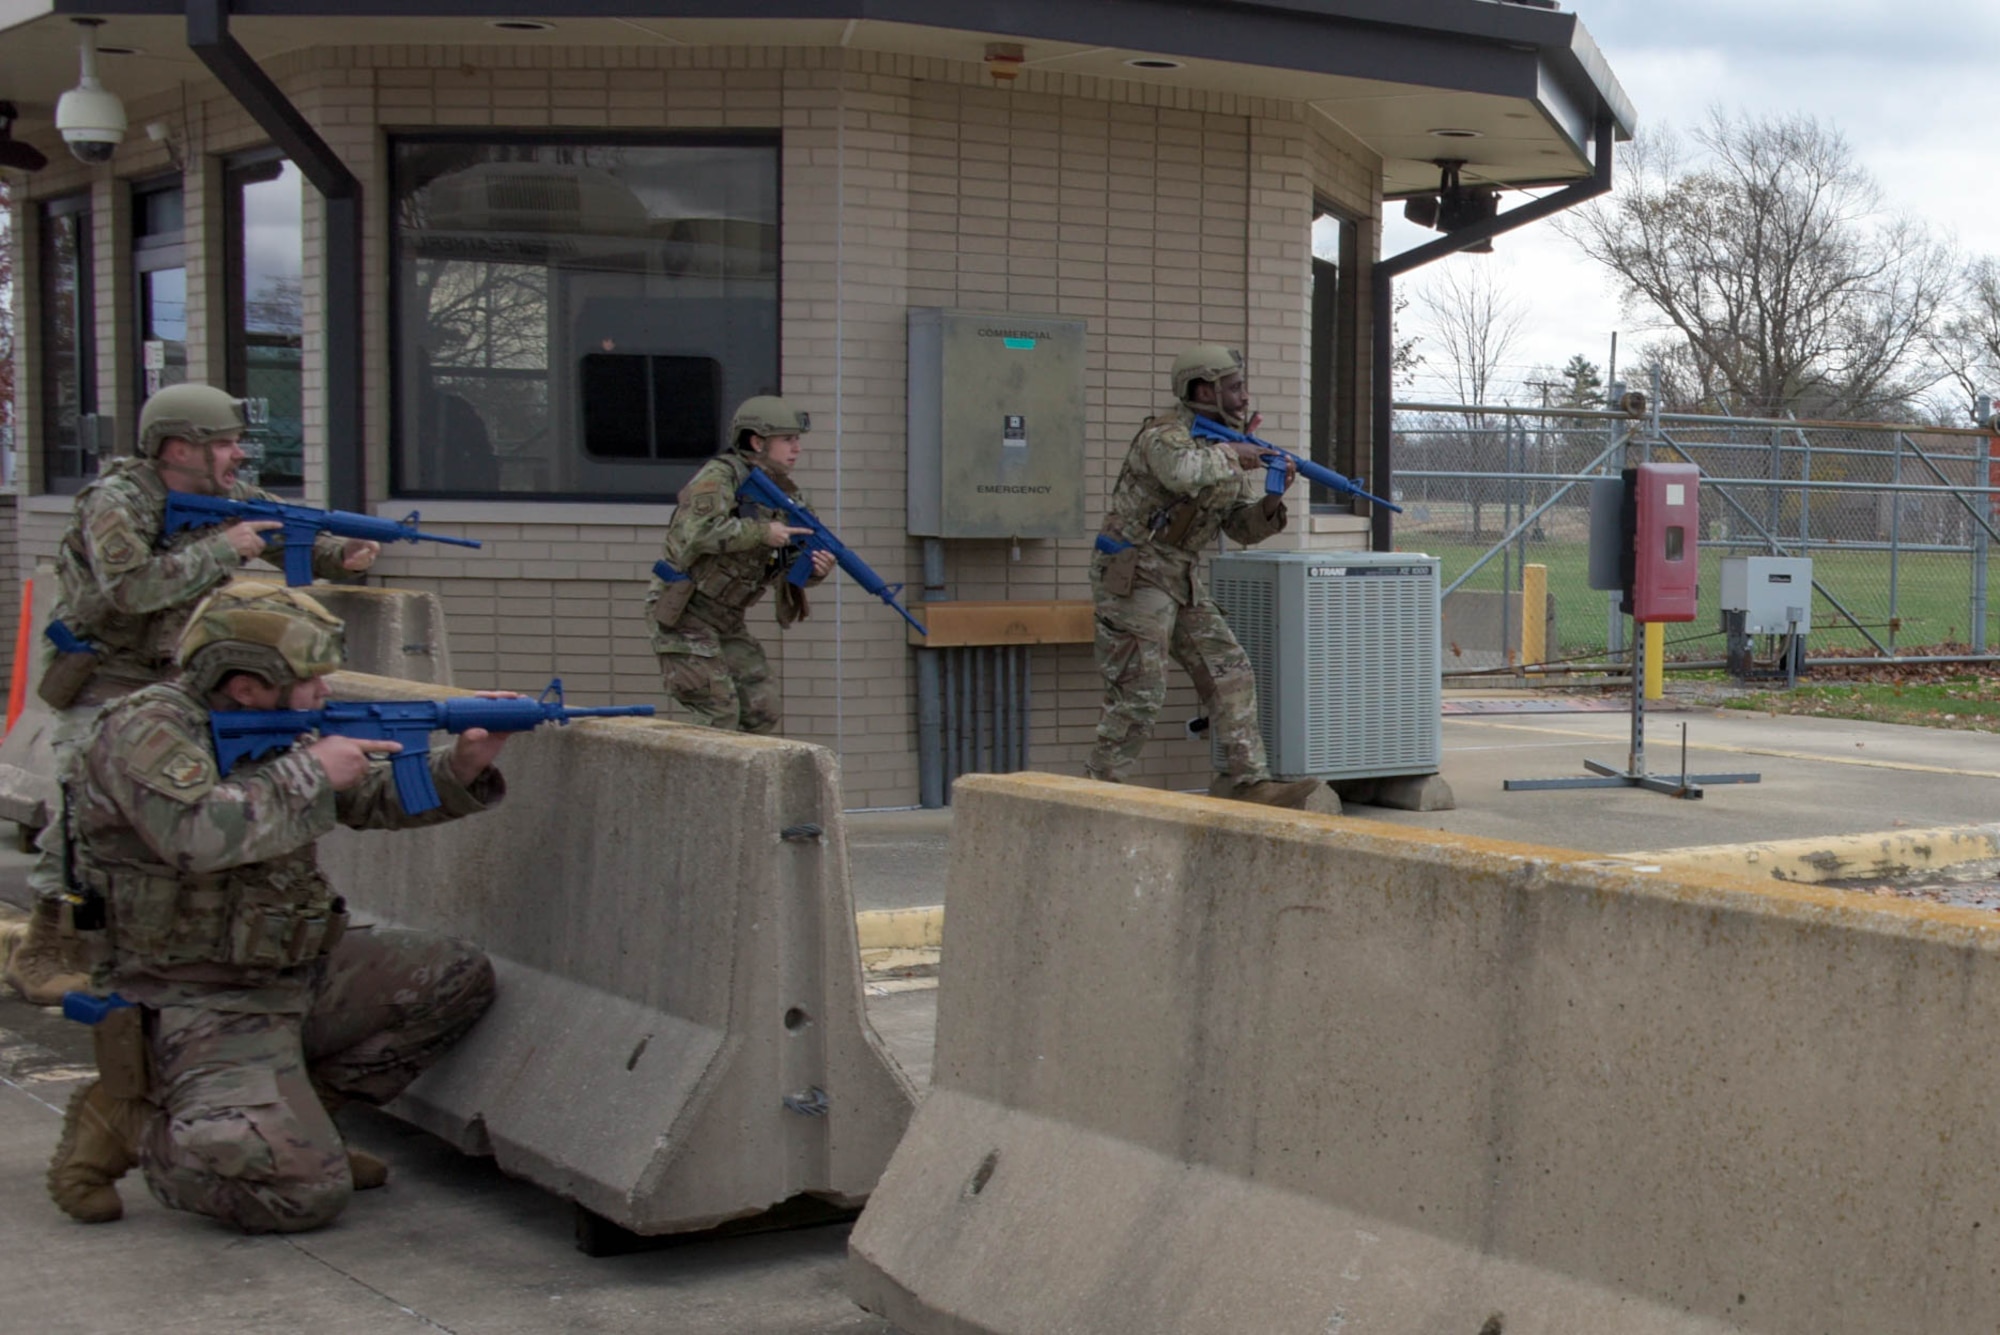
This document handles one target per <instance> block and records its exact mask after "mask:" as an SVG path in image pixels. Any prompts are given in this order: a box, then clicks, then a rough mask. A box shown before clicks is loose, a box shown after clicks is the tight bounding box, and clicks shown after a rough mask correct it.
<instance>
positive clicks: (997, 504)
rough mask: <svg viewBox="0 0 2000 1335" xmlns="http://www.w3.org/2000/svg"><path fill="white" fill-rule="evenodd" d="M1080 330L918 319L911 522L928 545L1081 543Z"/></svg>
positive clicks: (962, 315)
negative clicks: (936, 541) (953, 541)
mask: <svg viewBox="0 0 2000 1335" xmlns="http://www.w3.org/2000/svg"><path fill="white" fill-rule="evenodd" d="M1083 372H1084V322H1083V321H1081V320H1060V319H1056V318H1055V317H1053V316H1040V315H1018V314H995V313H983V312H978V311H953V310H942V309H939V308H936V307H918V308H915V309H912V310H911V311H910V371H909V414H910V421H909V446H910V451H909V460H910V462H909V516H910V532H911V533H912V534H913V535H915V536H917V537H924V538H1073V537H1078V536H1080V535H1082V534H1083V533H1084V531H1085V517H1084V513H1083V426H1084V395H1083Z"/></svg>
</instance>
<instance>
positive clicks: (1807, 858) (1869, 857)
mask: <svg viewBox="0 0 2000 1335" xmlns="http://www.w3.org/2000/svg"><path fill="white" fill-rule="evenodd" d="M1995 859H2000V825H1945V826H1938V827H1936V828H1933V829H1926V830H1881V831H1877V832H1874V833H1869V834H1821V835H1811V836H1808V837H1805V838H1800V839H1771V840H1766V841H1763V842H1760V843H1750V844H1705V845H1702V846H1700V847H1696V848H1669V849H1662V850H1661V851H1659V852H1656V853H1624V854H1620V860H1621V861H1624V862H1629V863H1633V864H1637V865H1642V866H1655V867H1658V868H1660V869H1661V870H1663V871H1666V872H1669V873H1673V874H1678V873H1679V872H1682V871H1701V872H1707V873H1711V874H1713V875H1717V876H1730V877H1737V878H1740V879H1743V880H1751V881H1792V882H1797V883H1800V884H1804V885H1820V884H1823V883H1824V882H1827V881H1841V880H1853V879H1860V878H1872V879H1877V880H1883V879H1887V878H1890V877H1895V876H1907V875H1909V874H1911V873H1913V872H1923V871H1936V870H1939V869H1942V868H1945V867H1955V866H1958V865H1959V864H1961V863H1966V862H1987V861H1992V860H1995Z"/></svg>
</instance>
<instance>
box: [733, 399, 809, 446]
mask: <svg viewBox="0 0 2000 1335" xmlns="http://www.w3.org/2000/svg"><path fill="white" fill-rule="evenodd" d="M810 430H812V414H811V413H808V412H803V411H801V410H800V409H797V408H794V407H793V406H792V405H791V404H789V403H786V402H785V401H784V400H783V399H781V398H779V397H778V396H777V395H775V394H759V395H758V396H757V397H756V398H754V399H745V400H743V406H742V407H740V408H738V409H737V410H736V416H734V417H732V418H730V419H729V443H730V444H731V445H741V444H742V443H743V433H744V432H746V431H748V432H750V433H751V434H752V435H756V436H803V435H804V434H805V433H806V432H808V431H810Z"/></svg>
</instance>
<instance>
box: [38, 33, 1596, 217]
mask: <svg viewBox="0 0 2000 1335" xmlns="http://www.w3.org/2000/svg"><path fill="white" fill-rule="evenodd" d="M188 8H189V6H188V4H187V3H186V0H0V98H11V99H12V100H13V101H14V102H15V103H16V104H17V105H19V106H20V108H21V113H22V118H21V121H20V123H19V124H18V125H17V127H16V133H17V134H18V135H19V136H20V137H22V138H24V139H29V140H31V141H34V142H36V143H37V144H38V145H39V146H40V147H42V148H43V149H44V150H45V151H49V152H51V153H55V152H60V151H61V146H60V144H59V143H57V142H55V136H54V133H53V127H52V126H51V125H50V124H49V117H50V116H51V115H52V109H53V106H54V103H55V99H56V98H57V97H58V96H60V95H61V93H62V92H63V91H64V90H65V89H67V88H69V87H70V86H72V85H73V84H74V83H75V82H76V37H75V33H74V30H73V29H72V28H71V25H70V24H69V23H68V22H67V20H68V19H70V18H73V17H97V18H103V19H105V20H106V23H105V26H104V27H102V28H100V29H99V30H98V34H99V41H100V42H101V43H102V44H103V45H105V46H109V47H132V48H137V50H138V52H139V54H136V55H128V56H106V57H105V58H104V59H103V60H102V61H101V62H100V65H101V72H102V75H103V78H104V81H105V85H106V86H107V87H108V88H110V89H111V90H112V91H114V92H117V93H119V94H120V95H121V96H123V97H125V98H126V99H127V100H128V101H131V100H139V99H143V98H145V97H147V96H149V95H151V94H154V93H159V92H164V91H167V90H169V89H171V88H174V87H176V86H178V85H180V84H182V83H185V82H192V81H201V80H204V79H205V78H206V72H205V71H204V70H203V68H202V65H201V63H200V62H199V61H198V60H197V59H196V58H195V57H194V55H193V54H192V53H191V52H190V51H189V49H188V46H187V28H186V14H187V11H188ZM227 14H228V26H229V29H230V31H231V33H232V34H233V35H234V36H235V38H236V40H237V41H239V42H240V43H241V44H242V46H243V48H244V49H245V50H246V51H247V52H248V53H249V54H250V55H251V56H252V57H254V58H256V59H259V60H265V59H269V58H271V57H273V56H277V55H281V54H283V53H285V52H289V51H294V50H299V49H303V48H310V47H316V46H354V45H375V44H396V45H451V46H488V47H510V46H577V45H581V46H631V45H635V44H654V45H660V46H666V47H675V46H685V45H704V46H705V45H735V44H744V45H755V46H842V47H851V48H856V49H860V50H869V51H879V52H886V53H893V54H906V55H913V56H930V57H942V58H947V59H955V60H963V61H969V62H973V63H977V62H978V61H979V60H981V59H982V57H983V56H984V54H985V44H986V43H987V42H988V41H994V40H1004V41H1013V42H1018V43H1020V44H1021V45H1022V46H1023V48H1024V51H1025V56H1026V65H1027V67H1028V68H1030V69H1038V70H1045V71H1050V72H1059V73H1070V74H1078V75H1087V76H1097V77H1104V78H1117V79H1126V80H1132V81H1135V82H1141V83H1147V84H1155V85H1160V86H1165V87H1184V88H1191V89H1201V90H1205V91H1213V92H1227V93H1238V94H1243V95H1247V96H1256V97H1267V98H1275V99H1280V100H1289V101H1295V102H1298V103H1301V104H1303V105H1306V106H1309V107H1311V108H1313V109H1314V110H1315V111H1316V112H1318V113H1319V114H1321V115H1324V116H1325V117H1327V118H1328V119H1329V120H1331V121H1333V122H1334V123H1336V124H1338V125H1339V126H1340V127H1341V128H1343V129H1345V130H1346V131H1347V132H1348V133H1350V134H1352V135H1353V136H1354V137H1355V138H1356V139H1358V140H1359V141H1360V142H1361V143H1362V144H1363V145H1365V146H1366V147H1367V148H1369V149H1370V150H1372V151H1373V152H1375V153H1377V154H1379V155H1380V156H1381V158H1382V162H1383V167H1382V176H1383V181H1382V184H1383V193H1384V194H1385V195H1388V196H1390V197H1394V196H1397V195H1400V194H1408V193H1414V192H1420V191H1427V190H1434V189H1436V188H1437V168H1436V167H1435V166H1434V165H1433V163H1434V161H1435V160H1436V159H1439V158H1455V159H1464V160H1466V162H1467V166H1466V167H1465V168H1464V176H1465V179H1466V180H1467V181H1468V182H1475V181H1480V182H1487V183H1491V184H1497V185H1506V186H1531V185H1549V184H1560V183H1564V182H1568V181H1572V180H1576V179H1578V178H1581V177H1587V176H1589V175H1590V174H1591V171H1592V167H1593V163H1592V161H1591V155H1592V152H1593V144H1594V139H1595V127H1596V125H1597V123H1598V122H1599V121H1601V120H1609V121H1610V122H1611V123H1612V125H1613V127H1614V131H1615V134H1616V136H1617V137H1618V138H1627V137H1629V136H1630V133H1631V131H1632V129H1633V127H1634V123H1635V116H1634V113H1633V110H1632V107H1631V104H1630V103H1629V102H1628V101H1627V99H1626V97H1625V94H1624V92H1623V90H1622V89H1620V88H1619V86H1618V83H1617V80H1616V79H1615V78H1614V77H1613V76H1612V74H1611V72H1610V69H1609V68H1608V66H1607V65H1606V64H1605V61H1604V59H1603V57H1602V55H1601V53H1600V52H1599V51H1598V49H1597V46H1596V44H1595V43H1594V42H1593V41H1592V40H1591V38H1590V35H1589V33H1588V32H1586V31H1585V30H1584V27H1583V25H1582V24H1581V22H1579V21H1578V19H1577V17H1576V16H1575V15H1573V14H1567V13H1561V12H1557V11H1553V10H1545V9H1540V8H1534V7H1529V6H1525V5H1518V4H1507V3H1501V2H1500V0H1008V3H1006V4H993V3H988V2H985V0H567V2H565V0H529V2H526V3H523V2H519V0H234V3H231V4H229V5H228V6H227ZM508 19H515V20H519V19H537V20H541V21H544V22H548V23H551V24H553V25H554V26H553V27H552V28H550V29H548V30H547V31H542V32H517V31H507V30H502V29H498V28H495V27H493V26H491V25H492V24H493V23H495V22H498V21H505V20H508ZM1146 58H1153V59H1166V60H1172V61H1176V62H1179V67H1178V68H1175V69H1170V70H1147V69H1140V68H1134V67H1133V66H1131V65H1130V64H1128V63H1127V62H1128V61H1131V60H1136V59H1146ZM1441 129H1446V130H1459V131H1471V132H1472V134H1473V136H1474V137H1441V136H1439V135H1437V134H1435V133H1434V132H1435V131H1437V130H1441Z"/></svg>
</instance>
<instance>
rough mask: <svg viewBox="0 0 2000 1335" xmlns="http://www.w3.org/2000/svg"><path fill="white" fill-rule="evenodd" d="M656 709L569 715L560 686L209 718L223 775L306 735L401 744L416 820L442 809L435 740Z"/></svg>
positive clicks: (407, 805) (407, 803)
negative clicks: (496, 696)
mask: <svg viewBox="0 0 2000 1335" xmlns="http://www.w3.org/2000/svg"><path fill="white" fill-rule="evenodd" d="M652 713H653V706H651V705H604V706H600V707H598V708H593V709H571V708H569V707H568V706H567V705H565V704H564V703H563V693H562V678H560V677H558V678H556V679H555V680H553V681H551V682H550V683H549V684H548V687H547V689H545V690H544V691H543V692H542V693H541V695H540V696H525V695H522V696H514V697H512V698H510V699H505V700H491V699H487V698H485V697H483V696H476V695H461V696H454V697H453V698H451V699H449V700H335V701H332V702H330V703H328V704H327V705H326V706H325V707H324V708H321V709H225V710H219V711H217V712H215V713H212V714H210V715H209V716H208V730H209V736H210V737H211V739H212V740H213V741H214V742H215V763H216V765H217V766H218V767H220V768H221V770H222V772H223V773H224V774H227V773H229V771H230V770H232V769H234V768H235V767H236V765H237V763H238V762H239V761H243V760H256V759H258V758H260V757H263V756H267V755H270V754H271V753H272V752H274V751H282V750H284V749H285V748H286V747H288V746H290V745H292V743H294V742H296V741H298V739H299V738H300V737H301V736H303V735H304V734H306V733H309V732H315V733H318V734H319V735H320V736H322V737H360V738H365V739H367V740H370V741H383V742H398V743H400V744H401V745H402V748H403V749H402V750H401V751H398V752H397V753H396V754H395V755H393V756H391V757H390V758H389V771H390V773H391V775H393V776H394V778H395V780H396V800H397V801H398V802H399V803H401V805H402V808H403V812H404V814H405V815H410V816H417V815H421V814H423V813H424V812H426V811H431V810H434V809H435V808H437V807H439V806H441V805H443V801H442V799H441V798H439V797H438V791H437V785H436V784H435V783H433V782H432V781H431V753H430V739H431V734H432V733H434V732H449V733H460V732H464V731H466V730H467V729H468V728H484V729H485V730H486V731H488V732H530V731H532V730H533V729H535V728H538V727H540V726H541V725H542V724H544V723H568V722H569V721H570V720H571V719H575V718H621V717H641V718H650V717H651V716H652Z"/></svg>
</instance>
